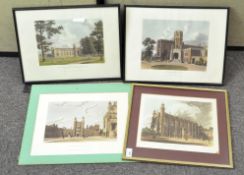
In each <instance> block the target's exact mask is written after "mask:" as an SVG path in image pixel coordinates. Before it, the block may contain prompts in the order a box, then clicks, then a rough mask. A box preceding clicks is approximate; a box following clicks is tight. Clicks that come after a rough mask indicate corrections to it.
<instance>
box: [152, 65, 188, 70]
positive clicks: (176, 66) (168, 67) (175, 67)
mask: <svg viewBox="0 0 244 175" xmlns="http://www.w3.org/2000/svg"><path fill="white" fill-rule="evenodd" d="M151 68H152V69H163V70H187V67H184V66H179V65H155V66H152V67H151Z"/></svg>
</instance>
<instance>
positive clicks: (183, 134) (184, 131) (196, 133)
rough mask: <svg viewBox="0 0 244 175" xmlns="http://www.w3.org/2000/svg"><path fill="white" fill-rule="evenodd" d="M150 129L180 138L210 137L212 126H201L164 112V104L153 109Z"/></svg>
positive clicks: (162, 135) (166, 135) (159, 134)
mask: <svg viewBox="0 0 244 175" xmlns="http://www.w3.org/2000/svg"><path fill="white" fill-rule="evenodd" d="M151 129H152V130H153V131H155V133H156V134H157V135H158V136H161V137H168V138H181V139H185V140H187V139H202V140H211V139H212V132H213V131H212V130H213V129H212V128H209V129H206V128H203V127H202V126H201V125H199V124H198V123H196V122H194V121H191V120H189V119H184V118H180V117H176V116H173V115H170V114H168V113H166V112H165V107H164V104H162V105H161V108H160V111H159V112H157V111H154V112H153V116H152V121H151Z"/></svg>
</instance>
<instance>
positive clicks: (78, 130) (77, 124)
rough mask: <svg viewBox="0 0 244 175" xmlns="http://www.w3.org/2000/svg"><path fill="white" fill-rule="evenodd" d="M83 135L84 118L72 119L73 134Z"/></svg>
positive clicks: (76, 135)
mask: <svg viewBox="0 0 244 175" xmlns="http://www.w3.org/2000/svg"><path fill="white" fill-rule="evenodd" d="M84 135H85V118H84V117H83V118H82V120H81V121H78V120H77V119H76V118H75V119H74V124H73V136H75V137H84Z"/></svg>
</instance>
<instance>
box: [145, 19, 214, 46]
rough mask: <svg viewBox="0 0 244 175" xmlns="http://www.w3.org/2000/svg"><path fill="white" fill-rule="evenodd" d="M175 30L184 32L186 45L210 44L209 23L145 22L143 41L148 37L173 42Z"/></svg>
mask: <svg viewBox="0 0 244 175" xmlns="http://www.w3.org/2000/svg"><path fill="white" fill-rule="evenodd" d="M175 30H182V31H183V41H184V42H185V43H186V44H197V45H199V44H204V45H207V43H208V33H209V22H208V21H176V20H144V21H143V40H144V39H145V38H146V37H150V38H152V39H154V40H155V41H156V40H158V39H168V40H172V39H173V37H174V31H175Z"/></svg>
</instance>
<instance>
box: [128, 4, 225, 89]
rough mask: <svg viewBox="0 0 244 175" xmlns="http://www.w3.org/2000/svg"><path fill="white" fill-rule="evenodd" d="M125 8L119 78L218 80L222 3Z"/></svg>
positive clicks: (220, 78)
mask: <svg viewBox="0 0 244 175" xmlns="http://www.w3.org/2000/svg"><path fill="white" fill-rule="evenodd" d="M125 11H126V13H125V16H126V17H125V18H126V22H125V24H126V27H125V31H126V36H125V38H126V41H125V81H132V82H170V83H199V84H205V83H207V84H222V81H223V71H224V58H225V48H226V35H227V21H228V20H227V19H228V8H208V7H206V8H203V7H159V6H152V7H150V6H126V7H125Z"/></svg>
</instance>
